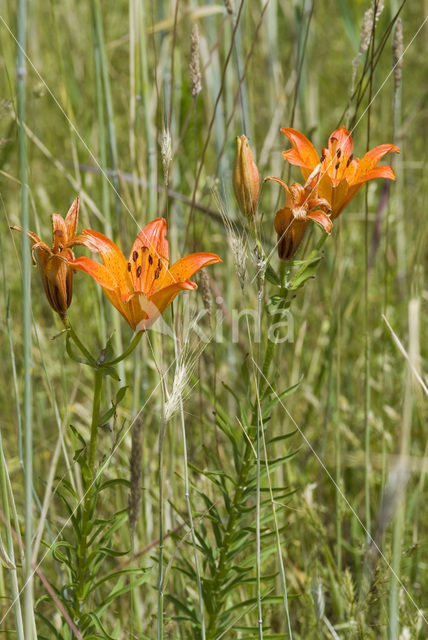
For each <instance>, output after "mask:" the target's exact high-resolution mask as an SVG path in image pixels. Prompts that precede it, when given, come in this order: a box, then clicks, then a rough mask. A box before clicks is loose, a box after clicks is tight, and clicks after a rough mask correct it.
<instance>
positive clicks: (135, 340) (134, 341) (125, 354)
mask: <svg viewBox="0 0 428 640" xmlns="http://www.w3.org/2000/svg"><path fill="white" fill-rule="evenodd" d="M142 335H143V331H140V332H139V333H136V334H135V335H134V337H133V338H132V340H131V342H130V344H129V347H128V348H127V349H125V351H124V352H123V353H122V354H121V355H120V356H118V357H117V358H115V359H114V360H109V361H108V362H103V364H102V365H101V366H106V367H107V366H111V365H113V364H118V362H122V360H124V359H125V358H127V357H128V356H129V355H130V354H131V353H132V352H133V351H134V349H135V347H136V346H137V345H138V344H139V342H140V340H141V337H142Z"/></svg>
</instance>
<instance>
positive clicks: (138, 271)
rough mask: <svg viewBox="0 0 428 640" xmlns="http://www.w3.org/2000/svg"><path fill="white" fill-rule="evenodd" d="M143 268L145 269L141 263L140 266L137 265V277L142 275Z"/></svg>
mask: <svg viewBox="0 0 428 640" xmlns="http://www.w3.org/2000/svg"><path fill="white" fill-rule="evenodd" d="M142 270H143V268H142V266H141V264H140V265H138V267H137V278H139V277H140V276H141V272H142Z"/></svg>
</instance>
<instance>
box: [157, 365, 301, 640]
mask: <svg viewBox="0 0 428 640" xmlns="http://www.w3.org/2000/svg"><path fill="white" fill-rule="evenodd" d="M246 368H247V364H246V363H244V364H243V369H246ZM247 373H249V372H248V371H247ZM298 386H299V385H294V386H293V387H291V388H289V389H286V390H284V391H282V392H280V393H276V392H272V391H270V390H266V391H265V392H264V393H263V395H262V397H261V398H260V403H259V402H258V401H257V400H254V389H252V390H251V389H250V390H249V392H248V394H247V397H246V398H245V399H242V398H241V399H238V398H237V396H236V394H235V393H234V391H233V390H232V389H229V388H227V386H226V388H227V390H228V392H229V394H230V395H231V396H232V397H233V399H234V401H235V407H236V410H235V411H236V412H235V414H231V413H230V412H225V411H224V409H223V407H222V404H221V403H220V402H218V401H217V400H216V398H215V397H214V396H213V395H212V393H211V392H210V390H209V389H208V388H205V389H204V393H205V395H206V397H207V398H208V399H209V400H210V402H212V405H213V409H214V415H215V422H216V425H217V427H218V429H219V430H220V431H221V433H222V434H223V435H224V437H225V438H226V441H227V449H230V450H231V451H232V452H233V456H232V457H231V458H229V457H228V456H226V459H223V457H222V456H220V455H216V454H214V453H213V452H207V455H208V456H209V460H210V466H209V469H206V470H205V469H198V468H196V467H195V466H194V465H192V469H193V471H194V472H195V473H196V474H197V475H196V476H195V480H196V479H197V478H198V477H200V476H204V477H205V478H207V480H208V481H209V482H208V486H207V488H206V489H205V488H204V489H201V488H200V487H199V484H198V483H196V482H195V483H193V484H192V488H193V491H194V492H195V494H196V495H198V498H199V500H198V501H199V502H201V508H200V509H199V510H196V511H194V521H195V522H196V523H198V524H196V525H195V534H196V539H197V549H198V551H199V552H200V555H201V558H202V559H203V561H202V567H203V573H202V595H203V600H204V605H205V610H206V612H207V618H208V621H207V628H206V637H207V638H216V637H217V636H219V635H221V634H222V633H226V632H227V633H229V632H230V631H231V630H232V629H233V628H235V625H236V624H238V622H239V621H240V620H241V618H242V616H245V615H246V614H247V613H248V612H249V611H251V610H252V609H253V608H254V606H255V604H256V602H257V598H256V597H255V596H254V597H252V598H249V599H247V600H244V601H243V600H242V598H241V596H240V593H241V590H242V588H245V590H246V591H248V590H250V591H253V592H255V589H256V585H257V578H256V575H255V572H254V567H255V564H256V550H255V546H254V541H255V521H256V501H255V499H254V496H255V490H256V485H257V482H258V478H259V482H260V492H261V495H262V498H261V501H260V509H261V511H260V514H259V524H260V536H261V541H262V553H261V560H262V566H263V575H262V577H261V580H262V587H263V606H264V607H267V606H268V605H269V604H272V603H274V602H275V603H278V602H280V601H281V599H280V598H279V599H278V598H273V597H272V596H271V592H272V589H273V585H274V583H275V579H276V577H277V573H276V571H275V570H273V573H272V572H269V570H268V567H271V571H272V568H273V567H274V566H275V562H274V557H275V554H276V553H277V544H276V536H277V535H282V534H283V533H284V531H285V528H286V525H284V527H282V528H279V529H278V528H277V529H275V527H276V526H277V525H276V523H275V519H274V509H276V512H277V513H279V512H280V511H281V510H283V509H285V508H286V502H284V501H287V500H288V499H289V497H290V496H291V494H292V493H293V491H292V489H291V488H288V487H275V486H272V485H271V484H270V480H269V482H268V480H267V479H268V476H269V477H270V476H271V475H272V474H274V472H275V470H277V469H279V468H280V467H281V466H282V465H284V463H285V462H287V461H289V460H291V459H292V458H293V457H294V456H295V451H290V452H289V453H287V454H286V455H283V456H280V457H276V456H275V450H276V445H278V444H283V443H285V442H286V441H287V440H288V439H289V438H290V437H292V436H293V435H294V433H284V434H281V435H279V436H275V437H273V438H270V437H269V421H270V418H271V416H272V412H273V411H274V409H275V407H276V406H277V404H278V403H279V402H281V400H282V399H283V398H285V397H286V396H287V395H290V394H291V393H293V392H294V391H295V390H296V389H297V388H298ZM260 415H261V416H262V423H261V428H262V430H263V438H264V439H265V440H266V452H267V455H268V458H267V459H265V458H264V456H262V458H261V460H260V462H261V465H262V466H261V470H260V471H259V474H258V471H257V464H256V457H255V445H256V439H257V429H258V416H260ZM210 485H211V488H210ZM212 496H215V499H214V500H215V501H213V498H212ZM263 496H265V497H263ZM274 502H275V504H274ZM186 544H187V545H189V544H190V542H187V543H186ZM175 569H176V571H178V572H180V573H181V574H183V575H185V576H186V583H187V584H189V586H190V585H192V584H193V583H194V582H195V581H196V575H195V569H194V566H193V565H192V564H191V563H189V562H188V561H187V560H186V557H185V556H182V557H181V559H180V561H179V562H178V563H176V564H175ZM184 596H185V600H183V599H180V598H178V597H177V596H176V595H171V594H167V596H166V597H167V599H168V600H169V601H170V602H171V604H173V605H174V607H175V610H176V615H175V616H174V619H176V620H179V621H180V622H181V623H182V624H184V623H187V628H188V632H187V634H186V636H185V637H189V638H201V637H202V634H201V625H200V620H199V614H198V609H197V603H196V602H195V601H194V600H193V599H192V597H191V590H190V589H186V588H185V589H184ZM183 628H184V627H183ZM256 632H257V629H256V628H253V633H256Z"/></svg>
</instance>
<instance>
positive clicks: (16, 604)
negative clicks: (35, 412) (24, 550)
mask: <svg viewBox="0 0 428 640" xmlns="http://www.w3.org/2000/svg"><path fill="white" fill-rule="evenodd" d="M0 492H1V497H2V505H3V514H4V518H5V521H6V522H7V523H10V522H11V514H10V509H9V499H8V495H7V494H8V481H7V466H6V460H5V456H4V453H3V443H2V440H1V434H0ZM6 544H7V553H8V555H9V559H10V561H11V564H12V566H11V567H9V576H10V584H11V591H12V598H13V611H14V615H15V625H16V637H17V639H18V640H25V636H24V624H23V621H22V613H21V601H20V593H19V585H18V576H17V572H16V566H15V554H14V549H13V536H12V527H11V526H7V527H6Z"/></svg>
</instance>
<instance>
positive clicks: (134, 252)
mask: <svg viewBox="0 0 428 640" xmlns="http://www.w3.org/2000/svg"><path fill="white" fill-rule="evenodd" d="M132 259H133V261H134V262H137V259H138V251H133V252H132Z"/></svg>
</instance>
